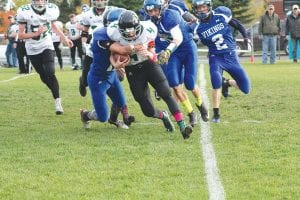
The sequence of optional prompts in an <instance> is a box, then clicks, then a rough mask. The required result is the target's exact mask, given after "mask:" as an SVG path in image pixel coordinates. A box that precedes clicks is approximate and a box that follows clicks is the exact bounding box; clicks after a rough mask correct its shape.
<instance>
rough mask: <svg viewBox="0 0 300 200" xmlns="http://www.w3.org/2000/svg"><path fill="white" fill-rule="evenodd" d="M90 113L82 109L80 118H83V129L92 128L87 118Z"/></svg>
mask: <svg viewBox="0 0 300 200" xmlns="http://www.w3.org/2000/svg"><path fill="white" fill-rule="evenodd" d="M88 113H89V111H87V110H85V109H80V118H81V121H82V124H83V127H84V128H85V129H90V128H91V121H90V119H89V118H88V116H87V115H88Z"/></svg>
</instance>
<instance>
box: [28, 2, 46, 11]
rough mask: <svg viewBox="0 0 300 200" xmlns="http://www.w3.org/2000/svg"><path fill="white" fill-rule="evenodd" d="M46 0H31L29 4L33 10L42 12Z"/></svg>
mask: <svg viewBox="0 0 300 200" xmlns="http://www.w3.org/2000/svg"><path fill="white" fill-rule="evenodd" d="M47 3H48V0H31V5H32V7H33V9H34V10H36V11H38V12H43V11H44V10H45V9H46V5H47Z"/></svg>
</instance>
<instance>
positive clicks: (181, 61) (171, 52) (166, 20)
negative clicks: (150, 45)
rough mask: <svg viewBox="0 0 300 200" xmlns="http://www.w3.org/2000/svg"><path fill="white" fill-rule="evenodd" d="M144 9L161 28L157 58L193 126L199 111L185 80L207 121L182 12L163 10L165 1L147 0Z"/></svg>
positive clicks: (194, 54) (193, 49) (193, 47)
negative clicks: (194, 107)
mask: <svg viewBox="0 0 300 200" xmlns="http://www.w3.org/2000/svg"><path fill="white" fill-rule="evenodd" d="M171 2H173V1H171ZM170 6H171V5H169V7H170ZM144 9H145V11H146V13H147V14H148V15H149V16H150V18H151V21H152V22H153V23H155V25H156V26H157V29H158V36H157V38H156V39H155V45H156V46H155V47H156V52H158V53H159V55H158V61H159V63H160V64H161V65H162V68H163V71H164V73H165V75H166V77H167V79H168V82H169V85H170V86H171V87H172V88H173V90H174V93H175V95H176V97H177V99H178V100H179V102H180V103H181V104H182V106H183V107H184V108H185V110H186V111H187V113H188V116H189V119H190V124H191V125H192V126H194V125H195V124H196V114H195V113H194V109H193V107H192V105H191V103H190V101H189V98H188V95H187V94H186V92H185V91H184V89H183V87H182V84H183V83H184V85H185V87H186V89H187V90H189V91H191V92H192V94H193V96H194V97H195V99H196V106H197V108H198V110H199V111H200V114H201V117H202V120H203V121H205V122H207V121H208V111H207V108H206V106H205V105H204V103H203V102H202V97H201V93H200V88H199V87H198V85H197V84H196V82H197V71H198V52H197V46H196V44H195V42H194V41H193V38H192V34H191V30H190V27H189V26H188V25H187V23H186V22H185V21H184V20H183V18H182V17H181V15H178V11H175V10H173V9H169V8H168V7H167V8H166V9H163V2H162V0H145V1H144Z"/></svg>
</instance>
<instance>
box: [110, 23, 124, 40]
mask: <svg viewBox="0 0 300 200" xmlns="http://www.w3.org/2000/svg"><path fill="white" fill-rule="evenodd" d="M107 35H108V37H109V38H111V39H112V40H114V41H119V40H120V38H121V34H120V32H119V29H118V22H113V23H111V24H110V25H109V26H108V27H107Z"/></svg>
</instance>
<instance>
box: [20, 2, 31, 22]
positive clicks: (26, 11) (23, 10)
mask: <svg viewBox="0 0 300 200" xmlns="http://www.w3.org/2000/svg"><path fill="white" fill-rule="evenodd" d="M30 12H33V11H32V9H31V5H30V4H26V5H23V6H21V7H19V8H18V10H17V21H18V22H21V23H22V22H26V21H27V18H28V16H29V15H30Z"/></svg>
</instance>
